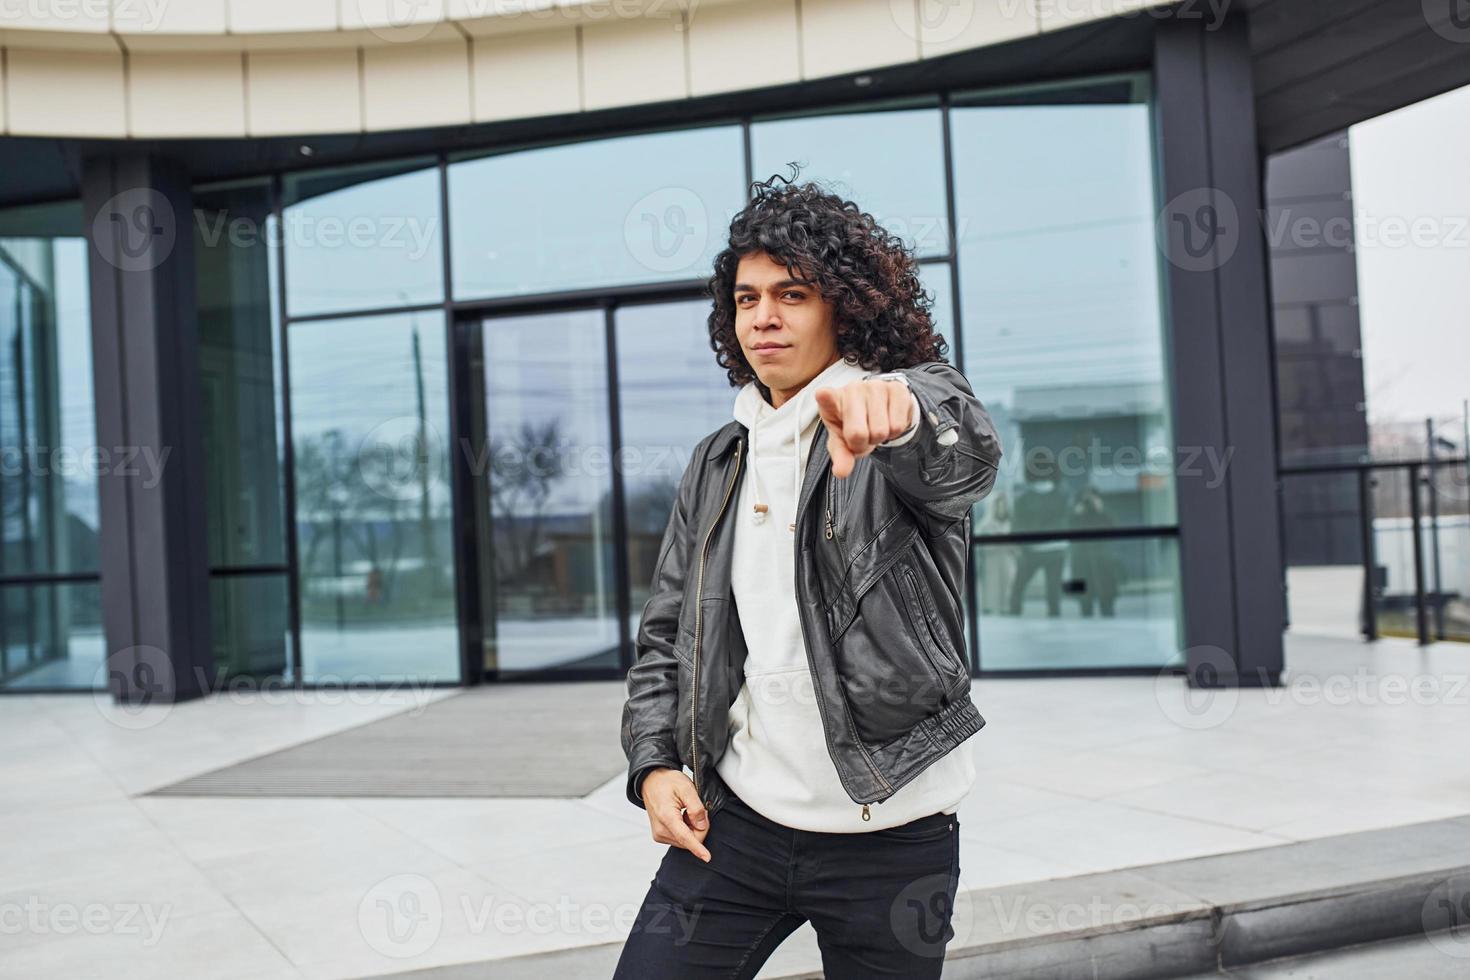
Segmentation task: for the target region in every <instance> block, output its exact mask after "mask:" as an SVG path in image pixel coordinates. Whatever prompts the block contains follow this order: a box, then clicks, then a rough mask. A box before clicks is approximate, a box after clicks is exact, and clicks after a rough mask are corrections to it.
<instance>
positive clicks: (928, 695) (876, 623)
mask: <svg viewBox="0 0 1470 980" xmlns="http://www.w3.org/2000/svg"><path fill="white" fill-rule="evenodd" d="M906 568H907V566H906V565H904V564H903V563H902V562H894V563H892V564H891V565H890V566H889V568H888V569H887V571H886V572H884V573H883V575H881V576H880V577H879V578H878V579H877V581H875V582H873V584H872V585H871V587H870V588H868V589H867V590H866V591H865V592H864V593H863V595H862V597H861V598H860V599H859V602H858V605H859V609H858V613H857V617H856V618H855V619H854V620H853V622H852V623H851V625H850V626H849V627H848V628H847V629H846V630H845V631H844V632H843V633H842V635H841V636H840V637H839V638H838V641H837V643H836V645H835V647H834V651H833V653H834V656H835V658H836V666H837V671H838V674H839V676H840V679H841V682H842V688H843V693H844V694H845V695H846V698H847V703H848V707H849V710H850V713H851V715H852V720H853V724H854V727H856V729H857V734H858V735H859V736H860V737H861V738H862V739H863V741H865V742H867V743H869V744H871V745H882V744H884V743H886V742H890V741H892V740H893V739H895V738H898V737H899V736H901V735H904V734H906V733H907V732H908V731H909V730H910V729H912V728H913V727H914V725H916V724H918V723H919V722H920V721H922V720H924V719H925V718H928V717H929V716H931V715H933V714H935V713H936V712H937V711H939V710H940V709H941V708H942V707H943V706H944V698H945V692H946V691H947V690H948V689H949V688H950V686H951V685H950V684H949V683H946V680H945V677H944V674H943V672H942V671H941V670H940V669H939V666H938V664H937V663H936V662H935V659H934V657H933V655H932V654H931V653H930V651H929V646H928V644H929V643H930V640H929V635H928V626H927V625H925V624H924V622H922V621H917V622H916V621H915V617H914V615H913V611H912V607H911V605H910V601H909V591H908V590H909V583H908V582H907V580H906V579H905V577H904V575H905V570H906Z"/></svg>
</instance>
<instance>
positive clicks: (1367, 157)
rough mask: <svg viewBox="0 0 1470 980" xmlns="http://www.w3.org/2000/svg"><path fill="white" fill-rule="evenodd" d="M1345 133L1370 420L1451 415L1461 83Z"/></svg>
mask: <svg viewBox="0 0 1470 980" xmlns="http://www.w3.org/2000/svg"><path fill="white" fill-rule="evenodd" d="M1349 138H1350V146H1351V148H1352V149H1351V152H1352V167H1353V196H1354V198H1355V207H1354V209H1353V210H1354V220H1355V223H1356V225H1357V228H1356V237H1357V246H1358V251H1357V254H1358V293H1359V302H1360V304H1361V308H1360V313H1361V316H1362V327H1363V359H1364V365H1363V370H1364V383H1365V386H1366V388H1367V393H1368V420H1369V423H1370V424H1375V425H1376V424H1379V423H1382V422H1387V421H1397V420H1408V419H1414V420H1422V419H1424V418H1425V417H1427V416H1430V415H1432V416H1434V417H1435V418H1436V419H1444V418H1446V417H1453V418H1456V419H1458V418H1459V417H1460V415H1461V411H1462V401H1463V399H1465V398H1470V179H1467V174H1470V87H1466V88H1462V89H1457V90H1455V91H1453V92H1447V93H1445V94H1444V95H1441V96H1437V97H1436V98H1433V99H1429V100H1427V101H1425V102H1421V103H1419V104H1418V105H1413V106H1409V107H1407V108H1404V109H1400V110H1398V111H1397V112H1393V113H1389V114H1388V115H1385V116H1380V117H1379V118H1377V119H1372V120H1369V121H1368V122H1365V123H1361V124H1359V125H1357V126H1353V127H1352V128H1351V129H1350V130H1349ZM1394 223H1397V224H1398V228H1397V229H1396V228H1395V227H1394ZM1416 225H1417V226H1418V227H1419V231H1418V234H1417V235H1416V234H1415V227H1416ZM1395 231H1397V232H1398V234H1397V236H1395V234H1394V232H1395ZM1416 238H1417V239H1418V241H1417V242H1416V241H1415V239H1416ZM1448 429H1449V431H1447V432H1446V431H1445V429H1443V428H1442V429H1441V431H1442V432H1445V434H1446V435H1448V436H1449V437H1450V438H1454V439H1456V441H1458V436H1459V430H1460V427H1459V425H1454V426H1450V427H1448Z"/></svg>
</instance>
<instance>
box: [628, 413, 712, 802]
mask: <svg viewBox="0 0 1470 980" xmlns="http://www.w3.org/2000/svg"><path fill="white" fill-rule="evenodd" d="M708 445H709V439H708V438H706V439H704V440H702V441H701V442H700V444H699V445H698V446H696V447H695V450H694V454H693V456H691V458H690V462H689V465H688V466H686V467H685V469H684V474H683V476H682V477H681V478H680V480H679V490H678V493H677V494H676V495H675V498H674V510H673V513H672V514H671V515H670V516H669V523H668V526H667V527H666V528H665V529H664V535H663V540H662V542H661V543H660V544H659V549H658V560H657V562H655V564H654V569H653V582H652V584H651V587H650V589H649V596H648V601H647V602H645V603H644V604H643V615H642V617H641V619H640V620H639V624H638V633H637V636H636V638H635V641H634V645H635V653H634V662H633V666H632V667H631V668H629V670H628V699H627V701H626V702H625V703H624V704H623V734H622V741H623V754H624V755H626V756H627V757H628V785H627V793H628V800H629V802H631V803H633V804H634V805H635V806H638V807H642V806H643V798H642V796H641V792H640V787H641V784H642V782H643V777H644V776H646V775H647V774H648V773H649V771H650V770H653V769H658V768H662V767H668V768H670V769H682V768H683V764H682V763H681V762H680V761H679V748H678V743H677V742H676V741H675V733H674V725H675V722H676V719H677V718H678V714H679V703H678V698H679V661H678V658H677V656H676V655H675V653H674V643H675V641H676V640H677V638H678V635H679V610H680V607H681V606H682V605H683V601H684V587H685V582H686V580H687V578H688V573H689V554H690V551H691V541H690V539H691V538H692V537H693V536H694V534H695V530H696V529H695V528H694V527H693V526H692V525H690V523H689V520H690V515H691V514H692V513H694V508H693V499H694V490H695V487H694V483H695V479H694V476H695V473H696V472H697V471H698V470H699V469H700V465H701V462H702V460H703V458H704V451H705V448H706V447H707V446H708Z"/></svg>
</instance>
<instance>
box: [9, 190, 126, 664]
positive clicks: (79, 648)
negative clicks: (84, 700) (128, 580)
mask: <svg viewBox="0 0 1470 980" xmlns="http://www.w3.org/2000/svg"><path fill="white" fill-rule="evenodd" d="M87 275H88V273H87V247H86V241H85V240H84V239H83V237H82V209H81V206H80V204H78V203H76V202H65V203H60V204H48V205H40V206H33V207H26V208H15V209H11V210H7V211H0V579H3V580H5V581H6V583H7V584H6V586H5V588H4V589H3V593H4V620H3V623H0V654H3V663H0V683H3V684H6V685H9V686H24V685H29V686H60V687H81V688H88V687H91V686H93V684H94V683H105V678H103V677H101V676H100V675H99V673H98V672H99V669H100V667H101V664H102V660H101V658H102V655H103V653H102V643H101V639H100V625H99V624H100V613H99V610H98V605H97V595H98V589H97V587H96V585H95V584H86V583H57V582H55V581H53V580H52V577H54V576H57V575H74V574H77V573H82V574H95V573H96V572H97V569H98V561H97V545H98V528H99V522H98V498H97V474H98V472H99V470H101V469H102V468H103V467H107V466H109V465H113V464H115V463H121V462H122V461H123V460H122V457H121V455H120V454H122V453H124V452H125V450H124V448H123V447H100V446H98V445H97V433H96V421H95V412H94V406H93V396H92V324H91V306H90V299H89V296H90V294H89V289H88V278H87ZM138 465H142V464H138Z"/></svg>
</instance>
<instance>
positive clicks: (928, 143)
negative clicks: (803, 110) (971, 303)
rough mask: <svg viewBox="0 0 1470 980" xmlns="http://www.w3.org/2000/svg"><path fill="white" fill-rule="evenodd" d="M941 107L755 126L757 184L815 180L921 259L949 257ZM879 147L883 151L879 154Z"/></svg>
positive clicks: (753, 148) (752, 140)
mask: <svg viewBox="0 0 1470 980" xmlns="http://www.w3.org/2000/svg"><path fill="white" fill-rule="evenodd" d="M939 112H940V110H939V109H937V108H924V109H905V110H897V111H893V110H889V111H870V112H850V113H843V114H840V115H832V116H802V117H798V118H793V119H778V120H771V121H769V122H759V123H755V124H754V125H752V126H751V127H750V148H751V150H750V152H751V165H752V167H753V170H754V172H753V174H752V176H753V178H754V179H755V180H766V179H768V178H769V177H770V176H771V175H772V174H780V175H781V176H783V177H790V176H791V171H790V169H789V168H788V167H787V164H788V163H791V162H796V163H798V164H800V165H801V170H800V173H799V174H798V175H797V180H798V181H805V180H813V179H815V180H818V181H820V182H821V183H823V184H825V185H827V186H828V187H829V188H830V189H831V190H833V191H834V192H836V193H838V194H840V195H842V196H843V197H845V198H848V199H850V200H853V201H856V202H857V205H858V207H860V208H862V210H864V211H867V212H868V213H870V214H872V215H873V216H874V217H875V218H877V219H878V223H879V224H880V225H882V226H883V227H884V228H886V229H887V230H888V231H889V232H890V233H892V234H895V235H898V236H899V237H900V238H902V239H903V240H904V242H905V243H907V244H908V245H909V247H910V248H913V249H914V250H915V251H916V252H917V253H918V254H919V255H920V256H921V257H922V256H925V255H945V254H947V253H948V252H949V221H948V219H947V217H946V208H945V203H944V131H943V122H942V120H941V118H940V115H939ZM879 148H881V151H879V152H875V150H878V149H879Z"/></svg>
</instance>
